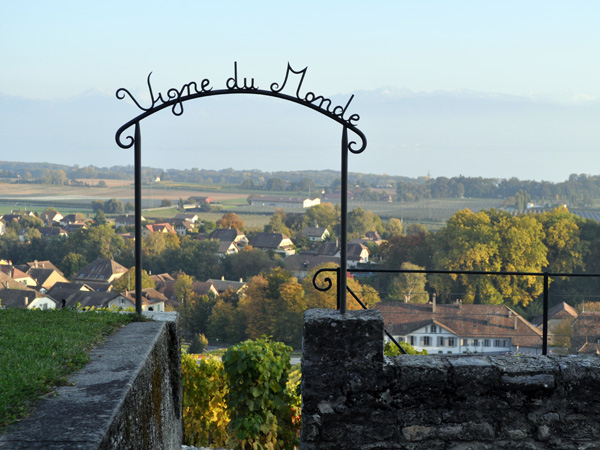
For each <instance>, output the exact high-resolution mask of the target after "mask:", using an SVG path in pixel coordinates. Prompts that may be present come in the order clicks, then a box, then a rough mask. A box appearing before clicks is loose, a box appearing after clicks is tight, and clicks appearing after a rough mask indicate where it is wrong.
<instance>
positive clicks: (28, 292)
mask: <svg viewBox="0 0 600 450" xmlns="http://www.w3.org/2000/svg"><path fill="white" fill-rule="evenodd" d="M56 306H57V304H56V301H55V300H54V299H53V298H52V297H50V296H49V295H47V294H42V293H41V292H37V291H35V290H33V289H27V288H23V289H0V307H1V308H3V309H4V308H21V309H25V308H27V309H55V308H56Z"/></svg>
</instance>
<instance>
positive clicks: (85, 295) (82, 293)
mask: <svg viewBox="0 0 600 450" xmlns="http://www.w3.org/2000/svg"><path fill="white" fill-rule="evenodd" d="M49 295H51V296H52V298H53V299H55V300H56V303H57V306H56V307H57V308H80V309H89V308H119V309H125V308H135V303H133V302H132V301H131V300H129V299H127V298H126V297H125V296H124V295H123V294H121V293H119V292H98V291H87V290H80V289H77V286H74V287H73V288H70V287H60V288H57V287H54V288H53V289H51V290H50V291H49Z"/></svg>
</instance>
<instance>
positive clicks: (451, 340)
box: [448, 337, 456, 347]
mask: <svg viewBox="0 0 600 450" xmlns="http://www.w3.org/2000/svg"><path fill="white" fill-rule="evenodd" d="M448 347H456V340H455V339H454V338H453V337H450V338H448Z"/></svg>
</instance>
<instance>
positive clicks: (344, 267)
mask: <svg viewBox="0 0 600 450" xmlns="http://www.w3.org/2000/svg"><path fill="white" fill-rule="evenodd" d="M341 189H342V192H341V193H340V200H341V204H342V210H341V213H340V214H341V216H340V228H341V236H340V272H339V274H338V275H339V276H338V310H339V311H340V312H341V313H342V314H345V313H346V285H347V276H348V275H347V273H348V258H347V252H348V227H347V226H346V222H347V218H348V129H347V128H346V127H344V128H343V131H342V186H341Z"/></svg>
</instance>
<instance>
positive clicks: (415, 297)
mask: <svg viewBox="0 0 600 450" xmlns="http://www.w3.org/2000/svg"><path fill="white" fill-rule="evenodd" d="M400 268H401V269H403V270H423V269H424V267H421V266H417V265H416V264H412V263H410V262H403V263H402V265H401V266H400ZM426 283H427V275H426V274H424V273H406V272H405V273H400V274H398V275H396V276H395V277H394V278H393V279H392V283H391V286H390V289H389V292H390V294H389V300H391V301H400V302H403V301H406V302H409V303H427V302H428V301H429V294H428V293H427V292H426V291H425V284H426Z"/></svg>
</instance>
